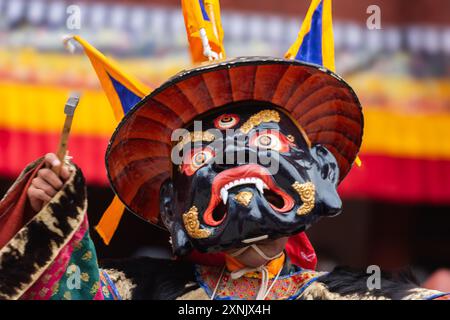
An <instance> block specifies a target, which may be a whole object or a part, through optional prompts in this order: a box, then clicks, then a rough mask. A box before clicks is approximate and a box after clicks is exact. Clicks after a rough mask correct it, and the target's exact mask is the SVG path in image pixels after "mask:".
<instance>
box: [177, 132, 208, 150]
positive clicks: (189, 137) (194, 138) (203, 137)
mask: <svg viewBox="0 0 450 320" xmlns="http://www.w3.org/2000/svg"><path fill="white" fill-rule="evenodd" d="M214 139H215V137H214V135H213V134H212V133H211V132H208V131H194V132H189V134H185V135H184V136H183V137H182V138H181V140H180V142H178V143H177V145H176V148H178V150H181V149H183V147H184V145H186V144H188V143H191V142H192V143H194V142H198V141H207V142H211V141H214Z"/></svg>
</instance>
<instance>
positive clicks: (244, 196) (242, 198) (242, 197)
mask: <svg viewBox="0 0 450 320" xmlns="http://www.w3.org/2000/svg"><path fill="white" fill-rule="evenodd" d="M252 198H253V193H251V192H250V191H241V192H239V193H238V194H237V195H236V196H235V197H234V199H236V201H237V202H238V203H239V204H241V205H243V206H244V207H248V205H249V204H250V201H252Z"/></svg>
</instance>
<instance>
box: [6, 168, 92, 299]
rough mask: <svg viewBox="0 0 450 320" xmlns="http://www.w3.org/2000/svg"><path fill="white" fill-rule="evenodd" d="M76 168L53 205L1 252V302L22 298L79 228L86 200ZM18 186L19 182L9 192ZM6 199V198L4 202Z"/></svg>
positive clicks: (44, 210)
mask: <svg viewBox="0 0 450 320" xmlns="http://www.w3.org/2000/svg"><path fill="white" fill-rule="evenodd" d="M38 164H39V161H37V162H35V163H33V164H32V165H30V166H28V167H27V168H26V169H25V170H24V173H26V172H27V171H29V170H32V169H33V168H34V167H35V166H36V165H38ZM75 169H76V170H75V172H74V173H73V174H72V176H71V177H70V178H69V180H68V181H67V182H66V184H65V185H64V187H63V189H62V190H61V191H60V192H58V193H57V194H56V195H55V196H54V197H53V199H52V200H51V202H50V203H49V204H48V205H46V206H45V207H44V208H43V209H42V210H41V211H40V212H38V213H37V214H36V215H35V216H34V217H33V218H32V219H31V220H30V221H29V222H28V223H27V224H26V225H25V226H24V227H23V228H22V229H21V230H20V231H19V232H18V233H17V234H16V235H15V236H14V237H13V238H12V239H11V240H10V241H9V242H8V243H7V244H6V245H5V246H4V247H3V248H1V249H0V299H18V298H20V297H21V295H22V294H23V293H24V292H25V291H26V290H27V289H28V288H29V287H31V285H32V284H33V283H34V282H35V281H36V280H37V279H38V278H39V276H40V275H41V274H42V272H43V271H44V270H45V269H46V268H47V267H48V266H49V265H50V264H51V263H52V261H53V260H54V259H55V258H56V256H57V255H58V254H59V252H60V251H61V249H62V248H63V247H64V246H65V245H66V244H67V242H68V241H69V240H70V239H71V237H72V235H73V234H74V233H75V232H76V230H77V229H78V228H79V227H80V225H81V223H82V221H83V218H84V216H85V215H86V209H87V198H86V187H85V183H84V177H83V174H82V173H81V171H80V170H79V169H78V168H75ZM24 173H22V174H21V176H20V177H22V176H23V175H24ZM18 180H20V178H19V179H18ZM16 185H17V182H16V183H15V184H14V185H13V187H12V188H11V189H10V191H9V192H8V193H10V192H12V191H13V190H12V189H14V188H15V186H16ZM22 192H26V190H23V191H22ZM5 199H6V196H5V198H3V200H2V202H3V201H4V200H5ZM0 214H1V213H0Z"/></svg>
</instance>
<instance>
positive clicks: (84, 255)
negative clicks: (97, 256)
mask: <svg viewBox="0 0 450 320" xmlns="http://www.w3.org/2000/svg"><path fill="white" fill-rule="evenodd" d="M81 259H83V260H84V261H87V260H91V259H92V251H90V250H89V251H87V252H86V253H85V254H83V256H82V257H81Z"/></svg>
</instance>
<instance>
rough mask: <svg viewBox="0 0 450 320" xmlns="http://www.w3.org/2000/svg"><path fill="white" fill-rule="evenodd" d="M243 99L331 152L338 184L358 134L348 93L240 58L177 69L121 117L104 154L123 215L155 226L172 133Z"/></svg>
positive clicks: (334, 79) (304, 72) (293, 65)
mask: <svg viewBox="0 0 450 320" xmlns="http://www.w3.org/2000/svg"><path fill="white" fill-rule="evenodd" d="M249 100H254V101H260V102H265V103H270V104H272V105H276V106H277V107H279V108H280V109H282V110H285V111H286V112H287V113H288V114H290V115H291V118H293V119H294V120H295V121H297V124H298V125H299V126H300V127H301V128H302V129H303V131H304V133H306V135H307V137H308V139H309V140H310V142H311V144H312V145H314V144H321V145H323V146H325V147H326V148H327V149H328V150H329V151H330V152H332V153H333V155H334V156H335V158H336V160H337V162H338V165H339V169H340V181H342V179H343V178H344V177H345V176H346V174H347V173H348V172H349V170H350V168H351V166H352V164H353V162H354V161H355V158H356V156H357V154H358V151H359V148H360V146H361V142H362V133H363V115H362V110H361V104H360V102H359V100H358V98H357V96H356V94H355V93H354V91H353V90H352V88H351V87H350V86H349V85H348V84H347V83H346V82H345V81H344V80H342V79H341V78H340V77H339V76H337V75H336V74H334V73H333V72H331V71H329V70H327V69H325V68H323V67H320V66H317V65H312V64H307V63H304V62H300V61H295V60H286V59H279V58H271V57H245V58H236V59H232V60H228V61H223V62H219V63H215V64H210V65H206V66H201V67H197V68H194V69H191V70H187V71H182V72H180V73H179V74H177V75H175V76H174V77H173V78H171V79H169V80H168V81H167V82H166V83H164V84H163V85H162V86H160V87H159V88H158V89H156V90H154V91H153V92H152V93H151V94H149V95H148V96H147V97H145V98H144V99H143V100H142V101H140V102H139V103H138V104H136V106H134V107H133V109H132V110H130V111H129V112H128V113H127V115H126V116H125V117H124V119H123V120H122V121H121V123H120V124H119V126H118V127H117V129H116V131H115V132H114V134H113V136H112V138H111V141H110V143H109V146H108V150H107V152H106V168H107V171H108V177H109V180H110V183H111V186H112V188H113V190H114V192H115V193H116V194H117V195H118V197H119V198H120V199H121V201H122V202H123V203H124V204H125V205H126V206H127V208H128V209H129V210H131V211H132V212H134V213H135V214H137V215H138V216H140V217H142V218H143V219H145V220H147V221H149V222H152V223H155V224H158V223H159V190H160V186H161V184H162V182H163V181H164V180H166V179H167V178H169V176H170V174H171V170H172V163H171V160H170V155H171V148H172V141H171V134H172V131H173V130H175V129H178V128H182V127H184V126H186V125H187V124H188V123H190V122H191V121H192V120H194V119H195V118H196V117H198V116H199V115H201V114H203V113H205V112H207V111H210V110H212V109H215V108H220V107H224V106H226V105H231V104H233V103H237V102H240V101H249Z"/></svg>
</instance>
